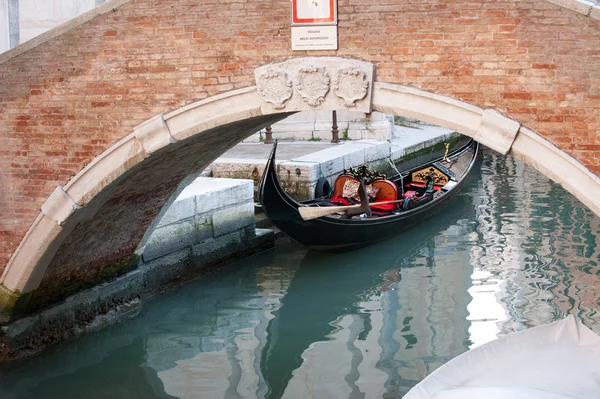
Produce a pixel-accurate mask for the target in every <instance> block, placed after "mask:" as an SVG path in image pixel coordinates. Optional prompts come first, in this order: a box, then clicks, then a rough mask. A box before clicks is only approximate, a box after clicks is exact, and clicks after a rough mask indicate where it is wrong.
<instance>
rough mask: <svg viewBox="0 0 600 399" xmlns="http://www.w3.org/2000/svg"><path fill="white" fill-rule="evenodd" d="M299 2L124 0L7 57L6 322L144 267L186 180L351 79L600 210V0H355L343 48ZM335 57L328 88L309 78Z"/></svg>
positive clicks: (2, 218)
mask: <svg viewBox="0 0 600 399" xmlns="http://www.w3.org/2000/svg"><path fill="white" fill-rule="evenodd" d="M555 3H560V4H561V5H557V4H555ZM289 8H290V3H289V1H287V0H285V1H283V0H282V1H276V0H269V1H265V0H227V1H223V0H218V1H217V0H203V1H197V0H177V1H175V0H173V1H168V0H112V1H109V2H107V3H105V4H104V5H102V6H100V7H98V8H97V9H95V10H93V11H91V12H89V13H87V14H84V15H82V16H80V17H78V18H77V19H75V20H74V21H72V22H70V23H68V24H66V25H63V26H60V27H58V28H57V29H54V30H53V31H50V32H47V33H46V34H43V35H42V36H40V37H38V38H36V39H33V40H31V41H29V42H26V43H24V44H23V45H21V46H19V47H17V48H15V49H13V50H11V51H9V52H7V53H4V54H2V55H0V82H1V83H0V155H1V157H0V271H3V274H2V277H1V279H0V282H1V284H2V285H1V286H0V292H1V295H0V298H1V300H0V302H1V304H2V306H1V308H2V310H3V313H4V316H3V318H2V320H3V321H4V322H6V321H8V320H10V319H14V318H16V317H18V316H19V315H22V314H27V313H31V312H33V311H36V310H39V309H42V308H44V307H47V306H48V305H51V304H53V303H55V302H56V301H58V300H60V299H62V298H64V297H66V296H68V295H70V294H72V293H74V292H77V291H78V290H80V289H82V288H84V287H87V286H90V285H92V284H95V283H98V282H101V281H104V280H106V279H109V278H111V277H112V276H114V275H116V274H118V273H120V272H123V271H125V270H128V269H130V268H131V267H134V266H135V262H136V260H135V258H134V256H133V253H134V250H135V248H136V246H137V245H138V243H139V241H140V239H141V237H142V236H143V234H144V232H145V231H146V229H147V228H148V226H149V224H150V223H151V222H152V220H153V218H154V217H155V216H156V214H157V213H158V211H159V210H160V208H161V206H162V205H163V203H164V202H165V201H166V199H167V198H168V197H169V195H170V194H171V193H172V192H173V191H174V189H175V188H176V186H177V184H178V183H179V182H180V180H181V179H182V178H184V177H185V176H186V175H187V174H189V173H190V172H193V171H196V170H199V169H200V168H203V167H205V166H207V165H208V164H209V163H210V162H212V160H214V159H215V158H216V157H218V156H219V155H220V154H221V153H223V152H224V151H225V150H227V149H228V148H230V147H232V146H233V145H235V144H236V143H238V142H239V141H240V140H242V139H243V138H244V137H246V136H248V135H250V134H252V133H254V132H256V131H257V130H258V129H260V128H262V127H263V126H265V125H268V124H271V123H274V122H276V121H277V120H279V119H281V118H283V117H285V116H287V115H289V114H290V113H291V112H295V111H300V110H305V109H328V110H333V109H343V107H348V106H349V105H343V103H342V102H340V97H339V93H338V92H337V91H336V90H334V87H333V84H334V83H335V82H339V79H341V78H343V77H346V78H348V79H354V78H355V77H356V76H361V77H362V79H363V80H364V83H365V85H364V86H367V91H368V94H367V95H365V96H363V97H360V96H359V97H360V98H359V99H358V100H356V101H355V102H354V103H353V102H352V101H354V100H353V99H348V98H346V99H345V100H346V102H347V103H352V104H355V107H356V108H355V109H358V110H362V111H363V112H369V111H371V110H376V111H383V112H387V113H393V114H395V115H401V116H410V117H416V118H419V119H422V120H425V121H430V122H433V123H437V124H439V125H442V126H446V127H450V128H453V129H456V130H457V131H459V132H461V133H463V134H466V135H469V136H472V137H475V138H476V139H478V140H479V141H480V142H482V143H483V144H486V145H487V146H489V147H491V148H493V149H495V150H497V151H499V152H502V153H512V154H513V155H515V156H517V157H518V158H520V159H522V160H524V161H526V162H528V163H530V164H532V165H533V166H534V167H536V168H537V169H538V170H539V171H540V172H541V173H543V174H545V175H546V176H548V177H550V178H552V179H554V180H555V181H557V182H559V183H560V184H561V185H562V186H563V187H565V188H566V189H567V190H569V191H570V192H572V193H573V194H574V195H575V196H576V197H578V198H579V199H580V200H581V201H583V202H584V203H585V204H586V205H587V206H588V207H590V208H591V209H592V210H593V211H594V212H596V213H597V214H600V200H599V198H600V179H599V178H598V174H599V173H600V156H599V155H600V139H599V134H598V133H599V129H600V10H599V9H598V7H595V6H590V5H584V4H583V3H577V2H576V0H553V2H549V1H546V0H507V1H497V0H452V1H449V0H445V1H436V0H421V1H410V2H409V1H400V0H386V1H372V0H339V8H338V12H339V28H338V31H339V50H337V51H319V52H310V53H307V52H298V51H294V52H293V51H291V45H290V41H291V39H290V9H289ZM315 56H319V57H329V58H318V59H314V58H313V59H306V58H303V57H315ZM284 61H288V62H285V63H282V62H284ZM359 61H360V62H359ZM277 63H282V64H277ZM271 64H277V65H271ZM269 65H270V66H269ZM302 65H305V66H306V65H309V66H312V67H315V66H316V67H315V68H316V69H315V68H313V69H312V72H310V70H311V69H310V67H309V68H304V69H302V68H301V66H302ZM353 68H357V69H356V70H360V71H362V72H357V73H352V72H348V71H355V69H353ZM361 68H362V69H361ZM261 71H262V72H261ZM269 71H270V72H269ZM274 71H280V72H274ZM281 71H283V72H281ZM307 71H308V72H307ZM324 71H328V73H330V74H331V76H329V77H330V78H331V80H332V83H331V90H330V91H329V92H328V94H327V95H326V96H325V98H323V100H319V99H317V98H313V99H312V100H310V99H309V101H308V102H311V103H312V105H309V104H308V102H307V101H306V100H305V99H303V98H301V94H299V92H298V90H297V87H295V86H294V85H293V84H292V82H294V81H297V80H298V79H300V77H301V76H300V74H302V73H304V74H309V73H313V74H314V73H317V74H321V75H323V76H325V75H324V73H325V72H324ZM344 71H345V72H344ZM255 72H256V75H255ZM373 72H374V74H373ZM334 75H337V76H334ZM334 78H335V79H334ZM334 80H335V82H334ZM362 82H363V81H361V83H362ZM327 84H328V85H329V81H328V82H327ZM261 85H262V86H261ZM348 86H352V85H348ZM358 86H361V84H359V85H358ZM286 87H287V88H289V90H290V92H288V91H287V89H286ZM273 88H274V89H273ZM270 89H273V90H270ZM288 94H289V96H288ZM309 97H310V96H309ZM342 97H343V96H342Z"/></svg>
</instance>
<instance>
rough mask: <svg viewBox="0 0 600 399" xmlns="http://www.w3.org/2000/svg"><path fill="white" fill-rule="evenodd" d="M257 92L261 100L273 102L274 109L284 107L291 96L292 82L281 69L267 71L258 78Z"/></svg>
mask: <svg viewBox="0 0 600 399" xmlns="http://www.w3.org/2000/svg"><path fill="white" fill-rule="evenodd" d="M257 84H258V93H259V94H260V96H261V97H262V99H263V101H265V102H268V103H271V104H273V108H275V109H284V108H285V104H284V102H286V101H287V100H289V99H290V98H291V97H292V94H293V89H292V82H291V81H290V80H288V79H287V76H286V74H285V72H283V71H268V72H267V73H265V74H263V75H261V76H260V77H259V78H258V82H257Z"/></svg>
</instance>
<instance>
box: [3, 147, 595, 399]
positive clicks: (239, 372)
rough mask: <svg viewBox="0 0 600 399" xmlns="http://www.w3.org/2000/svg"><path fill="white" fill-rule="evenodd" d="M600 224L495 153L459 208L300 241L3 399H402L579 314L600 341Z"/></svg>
mask: <svg viewBox="0 0 600 399" xmlns="http://www.w3.org/2000/svg"><path fill="white" fill-rule="evenodd" d="M599 240H600V219H599V218H598V217H596V216H595V215H594V214H593V213H592V212H591V211H589V210H588V209H587V208H586V207H584V206H583V205H582V204H581V203H579V202H578V201H577V200H576V199H574V197H573V196H571V195H570V194H568V193H566V192H565V191H564V190H563V189H562V188H561V187H560V186H558V185H556V184H554V183H552V182H550V181H549V180H548V179H546V178H545V177H543V176H542V175H540V174H539V173H538V172H537V171H535V170H534V169H533V168H531V167H528V166H526V165H524V164H523V163H521V162H518V161H516V160H515V159H513V158H511V157H502V156H499V155H496V154H493V153H491V152H486V153H484V155H483V157H482V160H481V161H479V163H478V165H477V166H476V169H475V170H474V172H473V173H472V175H471V176H470V178H469V180H468V182H467V184H466V186H465V188H464V190H463V191H462V193H461V194H460V196H459V197H458V198H457V199H456V201H454V202H453V203H452V205H451V206H450V207H449V208H448V209H447V211H446V212H445V213H444V214H443V215H441V216H439V217H437V218H436V219H434V220H430V221H428V222H426V223H425V224H423V225H420V226H418V227H416V228H415V229H413V230H411V231H410V232H408V233H406V234H403V235H401V236H398V237H396V238H394V239H392V240H389V241H386V242H384V243H380V244H378V245H375V246H372V247H369V248H365V249H362V250H359V251H354V252H350V253H345V254H341V255H332V254H326V253H318V252H313V251H307V250H306V249H304V248H301V247H299V246H296V245H294V244H285V245H282V246H279V247H278V248H276V249H274V250H271V251H269V252H266V253H263V254H260V255H258V256H255V257H253V258H251V259H248V260H245V261H243V262H240V263H237V264H236V265H234V266H232V267H230V268H227V269H225V270H222V271H220V272H218V273H215V274H213V275H210V276H208V277H205V278H202V279H200V280H197V281H195V282H192V283H189V284H187V285H185V286H182V287H180V288H179V289H177V290H176V291H173V292H170V293H168V294H165V295H162V296H160V297H157V298H156V299H154V300H152V301H150V302H148V303H146V304H144V307H143V308H142V310H141V312H140V314H139V315H138V316H137V317H135V318H133V319H130V320H128V321H126V322H123V323H121V324H119V325H115V326H112V327H109V328H106V329H104V330H101V331H98V332H95V333H92V334H89V335H87V336H84V337H81V338H79V339H75V340H72V341H69V342H66V343H64V344H61V345H58V346H56V347H53V348H51V349H49V350H47V351H46V352H44V353H43V354H42V355H40V356H37V357H36V358H33V359H30V360H27V361H23V362H20V363H17V364H11V365H9V366H3V367H2V369H1V370H0V398H44V399H52V398H57V399H58V398H60V399H66V398H77V399H80V398H86V399H93V398H102V399H105V398H132V399H133V398H144V399H146V398H238V397H242V398H281V397H283V398H323V397H339V398H397V397H401V396H402V395H403V394H404V393H406V392H407V391H408V390H409V389H410V388H411V387H412V386H414V385H415V384H416V383H417V382H419V381H420V380H421V379H423V378H424V377H425V376H426V375H428V374H429V373H431V372H432V371H433V370H435V369H436V368H437V367H439V366H440V365H442V364H444V363H445V362H447V361H449V360H450V359H452V358H453V357H455V356H457V355H459V354H461V353H462V352H464V351H466V350H467V349H469V348H473V347H475V346H478V345H481V344H483V343H486V342H489V341H491V340H494V339H496V338H497V337H500V336H503V335H506V334H508V333H510V332H513V331H518V330H523V329H525V328H528V327H533V326H538V325H542V324H545V323H549V322H552V321H554V320H557V319H560V318H562V317H564V316H565V315H567V314H573V315H577V316H579V317H580V318H581V319H582V320H583V322H584V324H586V325H587V326H588V327H590V328H591V329H592V330H594V331H596V332H597V333H600V314H599V310H600V266H599V265H598V262H599V260H600V252H599V248H598V244H599Z"/></svg>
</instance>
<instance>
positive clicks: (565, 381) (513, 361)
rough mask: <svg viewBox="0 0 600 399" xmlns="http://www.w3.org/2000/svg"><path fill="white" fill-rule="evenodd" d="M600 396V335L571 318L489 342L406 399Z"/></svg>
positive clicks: (582, 398)
mask: <svg viewBox="0 0 600 399" xmlns="http://www.w3.org/2000/svg"><path fill="white" fill-rule="evenodd" d="M564 398H580V399H600V336H598V335H597V334H596V333H594V332H593V331H592V330H590V329H589V328H587V327H586V326H584V325H583V323H581V321H579V320H577V319H576V318H575V317H573V316H567V317H566V318H565V319H563V320H560V321H556V322H554V323H550V324H547V325H544V326H539V327H534V328H530V329H528V330H524V331H519V332H516V333H513V334H510V335H507V336H506V337H502V338H499V339H497V340H495V341H492V342H488V343H487V344H484V345H481V346H479V347H477V348H474V349H472V350H470V351H467V352H465V353H463V354H462V355H460V356H457V357H456V358H454V359H452V360H451V361H449V362H448V363H446V364H444V365H443V366H441V367H440V368H438V369H437V370H435V371H434V372H433V373H431V374H430V375H429V376H427V377H426V378H425V379H424V380H423V381H421V382H420V383H419V384H417V385H416V386H415V387H414V388H413V389H411V390H410V391H409V392H408V393H407V394H406V395H405V396H404V398H403V399H564Z"/></svg>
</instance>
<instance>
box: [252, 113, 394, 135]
mask: <svg viewBox="0 0 600 399" xmlns="http://www.w3.org/2000/svg"><path fill="white" fill-rule="evenodd" d="M337 125H338V136H339V138H340V139H342V140H344V139H350V140H362V139H372V140H389V139H390V138H391V135H392V130H393V126H394V121H393V116H391V115H386V114H383V113H380V112H373V113H372V114H365V113H363V112H352V111H337ZM331 130H332V114H331V111H305V112H299V113H297V114H294V115H292V116H289V117H287V118H286V119H284V120H282V121H281V122H277V123H275V124H273V126H272V133H273V138H274V139H278V140H315V141H319V140H323V141H330V140H331ZM265 135H266V130H265V129H263V130H261V131H260V132H257V133H256V134H253V135H252V136H250V137H248V138H247V139H246V140H244V142H247V143H253V142H254V143H255V142H259V141H262V140H264V139H265Z"/></svg>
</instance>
